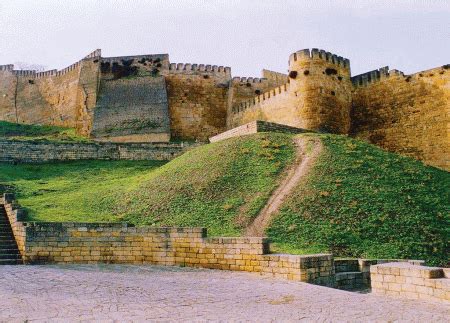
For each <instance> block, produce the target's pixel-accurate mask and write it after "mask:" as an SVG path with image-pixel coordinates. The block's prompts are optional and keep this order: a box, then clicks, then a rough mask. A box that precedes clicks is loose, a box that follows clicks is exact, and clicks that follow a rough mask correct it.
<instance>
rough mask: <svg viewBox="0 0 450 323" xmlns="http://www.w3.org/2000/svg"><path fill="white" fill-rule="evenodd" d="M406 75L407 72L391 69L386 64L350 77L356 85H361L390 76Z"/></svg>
mask: <svg viewBox="0 0 450 323" xmlns="http://www.w3.org/2000/svg"><path fill="white" fill-rule="evenodd" d="M404 75H405V74H404V73H403V72H402V71H399V70H396V69H393V70H389V66H385V67H381V68H379V69H377V70H373V71H369V72H366V73H363V74H359V75H355V76H352V77H351V78H350V79H351V81H352V83H353V85H354V86H355V87H360V86H367V85H369V84H372V83H374V82H378V81H381V80H383V79H385V78H387V77H390V76H404Z"/></svg>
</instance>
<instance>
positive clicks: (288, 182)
mask: <svg viewBox="0 0 450 323" xmlns="http://www.w3.org/2000/svg"><path fill="white" fill-rule="evenodd" d="M293 141H294V145H295V148H296V161H295V162H294V163H293V165H291V166H290V167H289V169H288V170H287V172H286V175H285V178H284V179H283V181H282V182H281V183H280V185H279V186H278V188H277V189H276V190H275V191H274V192H273V193H272V195H271V196H270V198H269V200H268V201H267V203H266V205H265V206H264V208H263V209H262V210H261V212H260V213H259V214H258V216H257V217H256V218H255V219H254V220H253V222H252V223H251V224H250V225H249V226H248V227H247V229H246V231H245V235H246V236H253V237H260V236H264V235H265V230H266V228H267V227H268V226H269V224H270V221H271V220H272V218H273V217H274V216H275V215H276V214H277V212H278V211H279V209H280V207H281V205H282V203H283V201H284V200H285V198H286V196H288V195H289V194H290V193H291V192H292V190H294V189H295V187H296V186H297V184H298V183H299V182H300V180H301V179H302V178H304V177H305V176H307V175H308V173H309V171H310V169H311V167H312V165H314V162H315V161H316V159H317V157H318V156H319V155H320V153H321V151H322V144H321V142H320V140H319V139H317V138H305V137H298V136H297V137H294V139H293Z"/></svg>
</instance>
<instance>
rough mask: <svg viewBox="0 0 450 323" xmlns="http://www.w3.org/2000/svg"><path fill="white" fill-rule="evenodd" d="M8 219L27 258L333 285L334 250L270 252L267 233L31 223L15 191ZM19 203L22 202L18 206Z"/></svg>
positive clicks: (8, 203) (8, 205)
mask: <svg viewBox="0 0 450 323" xmlns="http://www.w3.org/2000/svg"><path fill="white" fill-rule="evenodd" d="M5 197H6V198H4V202H5V203H6V210H7V215H8V218H9V219H10V222H11V224H12V227H13V232H14V234H15V236H16V239H18V240H20V243H19V245H21V246H22V247H21V250H22V251H23V259H24V261H25V263H60V264H64V263H121V264H143V263H145V264H158V265H179V266H191V267H202V268H212V269H223V270H236V271H248V272H258V273H263V274H268V275H272V276H275V277H282V278H286V279H292V280H297V281H305V282H311V283H316V284H322V285H332V283H333V274H334V265H333V257H332V255H330V254H318V255H307V256H298V255H281V254H268V253H269V242H268V240H267V239H266V238H261V237H256V238H251V237H250V238H249V237H226V238H221V237H218V238H214V237H213V238H208V237H207V236H206V229H203V228H157V227H138V228H136V227H131V226H129V225H127V224H125V223H110V224H106V223H27V222H22V221H20V218H18V214H21V212H17V211H16V210H15V209H14V203H13V201H12V199H11V196H5ZM16 207H17V206H16Z"/></svg>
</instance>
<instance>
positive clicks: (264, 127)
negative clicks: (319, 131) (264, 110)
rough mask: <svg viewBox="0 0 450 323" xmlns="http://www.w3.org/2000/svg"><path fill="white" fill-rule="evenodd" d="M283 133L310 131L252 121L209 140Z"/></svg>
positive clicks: (215, 140)
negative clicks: (261, 133) (262, 133)
mask: <svg viewBox="0 0 450 323" xmlns="http://www.w3.org/2000/svg"><path fill="white" fill-rule="evenodd" d="M269 131H270V132H284V133H304V132H312V131H310V130H305V129H301V128H296V127H290V126H286V125H283V124H278V123H273V122H267V121H260V120H257V121H252V122H249V123H246V124H244V125H242V126H239V127H236V128H233V129H230V130H228V131H225V132H222V133H220V134H218V135H217V136H214V137H211V138H209V141H210V142H217V141H221V140H224V139H228V138H232V137H240V136H245V135H251V134H254V133H258V132H269Z"/></svg>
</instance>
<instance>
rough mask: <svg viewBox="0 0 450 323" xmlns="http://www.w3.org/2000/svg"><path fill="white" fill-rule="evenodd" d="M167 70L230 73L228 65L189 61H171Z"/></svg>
mask: <svg viewBox="0 0 450 323" xmlns="http://www.w3.org/2000/svg"><path fill="white" fill-rule="evenodd" d="M169 71H170V73H173V74H177V73H179V74H183V73H192V72H206V73H208V72H209V73H219V74H225V75H231V68H230V67H228V66H218V65H205V64H190V63H171V64H170V65H169Z"/></svg>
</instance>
